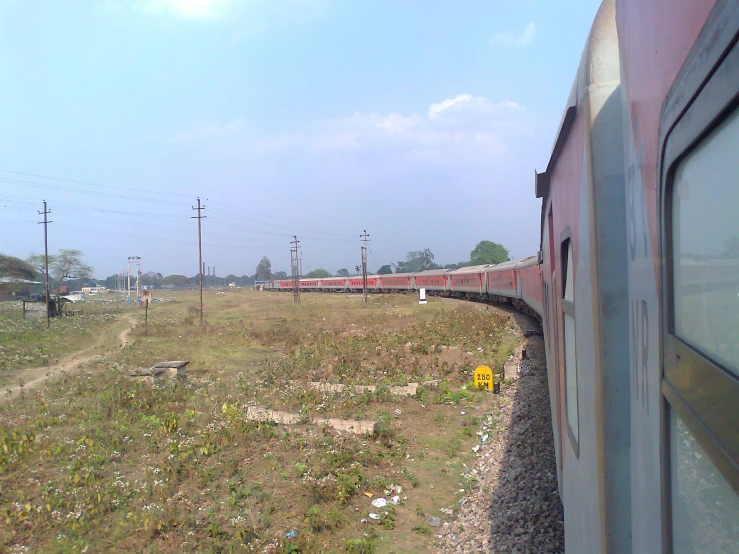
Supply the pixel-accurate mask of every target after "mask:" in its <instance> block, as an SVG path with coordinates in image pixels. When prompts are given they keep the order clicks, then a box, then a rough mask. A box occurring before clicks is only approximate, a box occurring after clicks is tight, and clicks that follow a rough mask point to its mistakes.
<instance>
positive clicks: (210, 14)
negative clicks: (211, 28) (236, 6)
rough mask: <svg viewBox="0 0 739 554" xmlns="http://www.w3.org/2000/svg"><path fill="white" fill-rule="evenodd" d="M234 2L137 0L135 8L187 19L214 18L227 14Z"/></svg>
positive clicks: (225, 0)
mask: <svg viewBox="0 0 739 554" xmlns="http://www.w3.org/2000/svg"><path fill="white" fill-rule="evenodd" d="M233 3H234V1H233V0H137V1H136V3H135V4H134V8H135V9H137V10H140V11H142V12H148V13H153V14H166V15H174V16H178V17H183V18H187V19H214V18H218V17H222V16H223V15H225V13H226V10H227V8H229V7H230V5H231V4H233Z"/></svg>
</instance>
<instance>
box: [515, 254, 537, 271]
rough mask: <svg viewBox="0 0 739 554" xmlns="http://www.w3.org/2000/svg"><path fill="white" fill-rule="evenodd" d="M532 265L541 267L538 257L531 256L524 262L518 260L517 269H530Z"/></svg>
mask: <svg viewBox="0 0 739 554" xmlns="http://www.w3.org/2000/svg"><path fill="white" fill-rule="evenodd" d="M532 265H539V257H538V256H529V257H528V258H524V259H523V260H518V262H516V269H523V268H524V267H530V266H532Z"/></svg>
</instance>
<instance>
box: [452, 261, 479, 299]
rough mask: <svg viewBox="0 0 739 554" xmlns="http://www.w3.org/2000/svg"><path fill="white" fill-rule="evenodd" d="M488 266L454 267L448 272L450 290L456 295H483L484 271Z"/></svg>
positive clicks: (468, 296) (470, 296) (469, 296)
mask: <svg viewBox="0 0 739 554" xmlns="http://www.w3.org/2000/svg"><path fill="white" fill-rule="evenodd" d="M488 267H489V266H487V265H476V266H469V267H463V268H460V269H455V270H453V271H451V272H450V273H449V279H450V283H449V286H450V290H451V291H452V292H453V293H455V294H456V295H457V296H462V297H467V298H472V297H478V296H479V297H481V298H482V297H484V295H485V286H486V285H485V282H486V279H485V271H486V270H487V268H488Z"/></svg>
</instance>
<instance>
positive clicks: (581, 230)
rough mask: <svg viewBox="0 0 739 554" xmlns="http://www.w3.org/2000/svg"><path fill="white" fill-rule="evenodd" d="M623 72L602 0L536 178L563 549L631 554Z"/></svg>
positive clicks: (610, 8)
mask: <svg viewBox="0 0 739 554" xmlns="http://www.w3.org/2000/svg"><path fill="white" fill-rule="evenodd" d="M667 12H671V10H669V9H667V8H665V10H664V13H667ZM645 36H646V35H645ZM619 69H620V65H619V56H618V34H617V32H616V10H615V2H614V1H613V0H606V1H605V2H604V3H603V5H602V6H601V8H600V10H599V11H598V15H597V16H596V19H595V22H594V23H593V27H592V29H591V32H590V36H589V38H588V42H587V44H586V46H585V51H584V52H583V55H582V59H581V62H580V66H579V69H578V72H577V75H576V77H575V82H574V84H573V87H572V90H571V92H570V96H569V98H568V100H567V105H566V108H565V112H564V115H563V118H562V122H561V124H560V128H559V131H558V134H557V138H556V140H555V144H554V149H553V151H552V154H551V157H550V160H549V163H548V165H547V168H546V171H545V172H543V173H540V174H538V175H537V177H536V193H537V197H539V198H542V199H543V206H542V211H543V219H542V222H543V228H542V259H543V265H542V270H543V280H544V291H543V300H544V303H543V314H544V316H543V318H542V319H543V326H544V332H545V339H546V342H547V371H548V372H549V387H550V398H551V405H552V422H553V429H554V437H555V450H556V458H557V468H558V479H559V490H560V494H561V496H562V500H563V505H564V518H565V529H566V530H567V532H566V533H565V550H566V551H567V552H579V553H594V552H632V543H631V518H630V517H629V513H630V509H631V492H630V491H631V487H630V475H629V460H628V453H629V444H630V438H629V435H630V423H629V422H628V421H627V419H626V418H625V417H624V415H625V414H627V413H629V395H628V390H629V372H628V371H627V370H626V361H627V360H628V359H629V358H628V347H627V334H626V329H627V325H628V303H627V298H626V295H625V294H624V292H625V291H626V287H627V282H626V261H625V248H626V226H625V225H624V221H625V219H626V214H625V201H624V169H623V146H622V145H623V139H622V131H621V129H622V120H621V109H622V101H621V97H620V87H619V81H620V71H619ZM638 551H640V552H661V550H652V549H643V550H642V549H639V550H638Z"/></svg>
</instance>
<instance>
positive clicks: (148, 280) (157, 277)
mask: <svg viewBox="0 0 739 554" xmlns="http://www.w3.org/2000/svg"><path fill="white" fill-rule="evenodd" d="M161 280H162V274H161V273H156V272H154V271H147V272H146V273H144V274H143V275H142V276H141V284H142V285H146V286H152V285H156V284H157V283H159V281H161Z"/></svg>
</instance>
